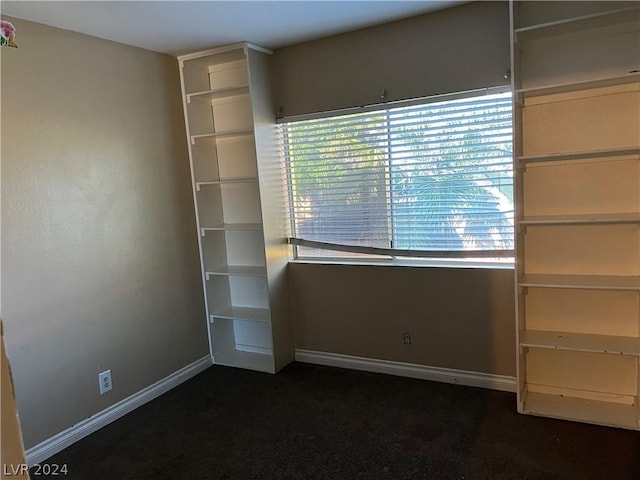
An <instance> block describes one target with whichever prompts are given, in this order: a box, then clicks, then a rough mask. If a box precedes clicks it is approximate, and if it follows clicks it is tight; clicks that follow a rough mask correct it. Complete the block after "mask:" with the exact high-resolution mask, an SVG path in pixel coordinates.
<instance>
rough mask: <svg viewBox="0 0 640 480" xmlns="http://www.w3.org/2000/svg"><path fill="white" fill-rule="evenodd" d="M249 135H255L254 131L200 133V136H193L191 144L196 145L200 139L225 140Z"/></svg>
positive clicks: (250, 129)
mask: <svg viewBox="0 0 640 480" xmlns="http://www.w3.org/2000/svg"><path fill="white" fill-rule="evenodd" d="M247 135H253V129H252V128H249V129H244V130H229V131H227V132H211V133H200V134H198V135H191V144H192V145H194V144H195V143H196V140H198V139H199V138H224V137H242V136H247Z"/></svg>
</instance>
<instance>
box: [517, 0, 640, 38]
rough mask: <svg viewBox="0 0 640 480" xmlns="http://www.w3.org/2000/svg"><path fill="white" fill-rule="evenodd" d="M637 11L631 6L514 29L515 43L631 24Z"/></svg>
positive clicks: (636, 8)
mask: <svg viewBox="0 0 640 480" xmlns="http://www.w3.org/2000/svg"><path fill="white" fill-rule="evenodd" d="M639 11H640V9H639V8H638V7H637V6H633V7H628V8H621V9H616V10H609V11H606V12H599V13H593V14H590V15H581V16H578V17H571V18H565V19H562V20H556V21H553V22H546V23H539V24H536V25H530V26H527V27H522V28H516V29H515V30H514V34H515V41H516V42H520V41H523V42H528V41H532V40H539V39H541V38H547V37H551V36H556V35H564V34H568V33H575V32H579V31H582V30H589V29H593V28H598V27H605V26H609V25H614V24H618V23H626V22H633V21H634V18H633V17H632V16H631V14H633V13H635V12H639Z"/></svg>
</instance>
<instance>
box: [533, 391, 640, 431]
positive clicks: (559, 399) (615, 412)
mask: <svg viewBox="0 0 640 480" xmlns="http://www.w3.org/2000/svg"><path fill="white" fill-rule="evenodd" d="M523 411H524V413H528V414H531V415H540V416H544V417H551V418H558V419H561V420H574V421H581V422H586V423H593V424H596V425H605V426H615V427H621V428H627V429H632V430H637V429H638V428H640V424H639V422H638V407H637V405H627V404H623V403H615V402H603V401H598V400H587V399H584V398H574V397H567V396H560V395H549V394H543V393H533V392H528V393H527V394H526V398H525V400H524V408H523Z"/></svg>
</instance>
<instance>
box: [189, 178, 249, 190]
mask: <svg viewBox="0 0 640 480" xmlns="http://www.w3.org/2000/svg"><path fill="white" fill-rule="evenodd" d="M195 183H196V190H197V191H200V189H201V188H202V187H203V186H207V185H231V184H235V183H255V184H257V183H258V179H257V178H236V179H229V180H212V181H205V182H195Z"/></svg>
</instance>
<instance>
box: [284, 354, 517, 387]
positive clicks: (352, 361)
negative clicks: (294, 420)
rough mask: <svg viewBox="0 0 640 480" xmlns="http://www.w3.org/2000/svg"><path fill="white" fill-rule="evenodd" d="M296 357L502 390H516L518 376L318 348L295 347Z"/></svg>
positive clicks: (360, 368)
mask: <svg viewBox="0 0 640 480" xmlns="http://www.w3.org/2000/svg"><path fill="white" fill-rule="evenodd" d="M296 361H298V362H304V363H315V364H317V365H327V366H329V367H342V368H350V369H352V370H364V371H366V372H375V373H386V374H388V375H398V376H400V377H411V378H420V379H422V380H432V381H435V382H444V383H455V384H458V385H466V386H469V387H480V388H489V389H491V390H501V391H503V392H514V393H515V392H516V378H515V377H509V376H506V375H493V374H490V373H482V372H471V371H467V370H454V369H452V368H441V367H428V366H425V365H418V364H415V363H403V362H393V361H390V360H375V359H372V358H364V357H354V356H351V355H342V354H339V353H327V352H316V351H313V350H299V349H296Z"/></svg>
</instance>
